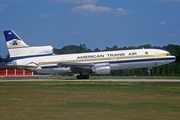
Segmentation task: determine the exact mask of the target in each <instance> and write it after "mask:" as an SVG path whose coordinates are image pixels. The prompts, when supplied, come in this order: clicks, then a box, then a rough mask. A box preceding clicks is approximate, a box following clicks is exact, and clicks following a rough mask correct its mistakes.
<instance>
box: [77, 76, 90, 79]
mask: <svg viewBox="0 0 180 120" xmlns="http://www.w3.org/2000/svg"><path fill="white" fill-rule="evenodd" d="M76 78H77V79H89V75H77V76H76Z"/></svg>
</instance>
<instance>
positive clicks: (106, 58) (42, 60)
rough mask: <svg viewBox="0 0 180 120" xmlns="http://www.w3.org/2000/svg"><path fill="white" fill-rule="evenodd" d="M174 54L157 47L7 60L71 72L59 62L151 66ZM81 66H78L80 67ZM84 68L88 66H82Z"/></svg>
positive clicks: (112, 66)
mask: <svg viewBox="0 0 180 120" xmlns="http://www.w3.org/2000/svg"><path fill="white" fill-rule="evenodd" d="M175 59H176V58H175V56H171V55H170V54H169V52H167V51H164V50H159V49H134V50H118V51H105V52H90V53H76V54H64V55H54V54H52V55H47V56H45V55H41V56H38V55H36V56H25V57H24V56H20V57H14V58H13V57H12V58H10V59H9V60H7V64H8V65H10V66H17V67H19V68H23V69H24V68H26V69H30V70H34V71H37V72H40V73H64V72H72V71H71V67H61V66H59V63H61V62H70V63H93V64H94V65H95V66H96V65H97V66H98V65H99V66H101V65H103V64H108V66H109V67H110V70H117V69H133V68H148V67H149V68H151V67H155V66H159V65H164V64H168V63H170V62H173V61H175ZM81 67H82V66H79V68H81ZM83 69H84V70H86V69H89V68H86V67H85V68H83Z"/></svg>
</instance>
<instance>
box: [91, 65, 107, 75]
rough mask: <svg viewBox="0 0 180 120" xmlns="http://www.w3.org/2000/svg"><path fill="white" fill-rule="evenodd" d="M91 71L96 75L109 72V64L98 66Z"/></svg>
mask: <svg viewBox="0 0 180 120" xmlns="http://www.w3.org/2000/svg"><path fill="white" fill-rule="evenodd" d="M93 72H94V73H95V74H98V75H104V74H110V66H98V67H95V68H94V69H93Z"/></svg>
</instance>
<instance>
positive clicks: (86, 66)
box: [58, 62, 94, 69]
mask: <svg viewBox="0 0 180 120" xmlns="http://www.w3.org/2000/svg"><path fill="white" fill-rule="evenodd" d="M58 65H59V66H61V67H71V68H81V69H91V67H93V66H94V64H93V63H76V62H60V63H58Z"/></svg>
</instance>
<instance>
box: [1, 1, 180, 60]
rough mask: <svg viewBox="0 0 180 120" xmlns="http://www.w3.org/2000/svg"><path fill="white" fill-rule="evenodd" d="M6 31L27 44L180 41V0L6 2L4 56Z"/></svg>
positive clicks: (92, 45)
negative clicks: (10, 31) (13, 33)
mask: <svg viewBox="0 0 180 120" xmlns="http://www.w3.org/2000/svg"><path fill="white" fill-rule="evenodd" d="M4 30H14V31H15V32H16V33H17V34H18V35H19V36H20V37H21V38H22V39H23V40H24V41H25V42H26V43H27V44H28V45H30V46H40V45H52V46H53V47H54V48H59V49H60V48H62V47H64V46H66V45H80V44H85V45H86V46H87V47H88V48H90V49H92V50H94V49H95V48H99V49H101V50H103V49H105V48H106V47H107V46H108V47H113V46H114V45H116V46H118V47H124V46H139V45H144V44H151V45H153V46H154V45H155V46H164V45H168V44H177V45H179V44H180V0H1V1H0V31H1V33H0V55H1V56H2V57H5V56H6V55H7V53H8V52H7V47H6V43H5V39H4V35H3V31H4Z"/></svg>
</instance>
